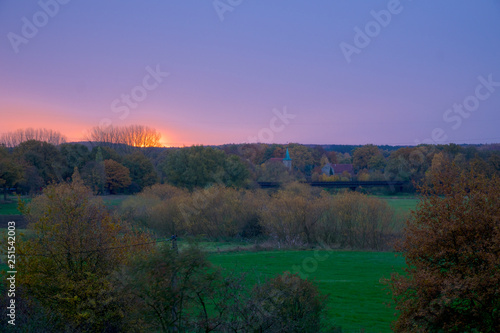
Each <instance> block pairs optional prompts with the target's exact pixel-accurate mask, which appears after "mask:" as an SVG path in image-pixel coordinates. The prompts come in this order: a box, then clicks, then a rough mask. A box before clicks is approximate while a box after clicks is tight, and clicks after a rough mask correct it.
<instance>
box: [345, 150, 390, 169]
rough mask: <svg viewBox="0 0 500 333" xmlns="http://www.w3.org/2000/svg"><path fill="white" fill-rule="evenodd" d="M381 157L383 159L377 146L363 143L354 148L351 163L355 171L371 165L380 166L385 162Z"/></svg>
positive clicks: (368, 167)
mask: <svg viewBox="0 0 500 333" xmlns="http://www.w3.org/2000/svg"><path fill="white" fill-rule="evenodd" d="M381 159H382V160H383V157H382V153H381V152H380V150H379V149H378V147H377V146H374V145H364V146H362V147H359V148H356V150H354V153H353V156H352V164H353V167H354V170H356V171H359V170H361V169H370V168H372V167H376V168H380V167H383V165H384V164H385V163H384V161H381Z"/></svg>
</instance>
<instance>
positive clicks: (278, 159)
mask: <svg viewBox="0 0 500 333" xmlns="http://www.w3.org/2000/svg"><path fill="white" fill-rule="evenodd" d="M268 162H271V163H272V162H278V163H283V164H284V165H285V166H286V167H287V168H288V170H292V159H291V158H290V153H289V152H288V148H287V149H286V155H285V158H281V157H273V158H270V159H269V160H268Z"/></svg>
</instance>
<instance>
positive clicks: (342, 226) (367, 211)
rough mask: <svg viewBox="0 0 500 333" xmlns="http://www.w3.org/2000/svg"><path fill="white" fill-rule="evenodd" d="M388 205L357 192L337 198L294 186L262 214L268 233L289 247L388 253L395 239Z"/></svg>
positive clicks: (276, 195) (347, 193)
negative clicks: (332, 248) (335, 247)
mask: <svg viewBox="0 0 500 333" xmlns="http://www.w3.org/2000/svg"><path fill="white" fill-rule="evenodd" d="M392 218H393V213H392V209H391V208H390V207H389V206H388V205H387V203H386V202H384V201H381V200H379V199H377V198H373V197H368V196H366V195H363V194H360V193H355V192H344V193H341V194H337V195H334V196H331V195H328V194H326V193H325V192H322V193H315V192H314V190H313V189H311V188H310V187H309V186H307V185H302V184H293V185H292V186H290V187H288V188H286V189H284V190H280V191H278V192H277V193H276V194H275V195H274V196H273V197H272V199H271V200H270V201H269V202H268V203H267V204H266V205H265V209H263V210H262V213H261V220H260V223H261V224H262V226H263V227H264V230H265V231H266V233H267V234H268V235H270V236H272V237H273V238H274V239H276V240H277V241H279V242H281V243H283V244H284V245H287V246H297V245H305V244H318V243H320V244H328V245H330V246H339V247H343V248H346V247H347V248H365V249H367V248H369V249H384V248H388V247H389V246H390V244H389V242H390V239H391V237H392V236H393V227H392Z"/></svg>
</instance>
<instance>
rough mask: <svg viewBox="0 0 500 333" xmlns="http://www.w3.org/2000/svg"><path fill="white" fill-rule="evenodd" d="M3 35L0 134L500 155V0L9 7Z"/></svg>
mask: <svg viewBox="0 0 500 333" xmlns="http://www.w3.org/2000/svg"><path fill="white" fill-rule="evenodd" d="M66 2H67V3H66ZM61 3H63V4H61ZM55 4H57V7H56V5H55ZM44 8H45V9H44ZM47 12H48V14H47ZM377 19H378V21H377ZM33 28H34V29H35V30H34V29H33ZM359 31H361V34H360V33H359ZM0 36H1V38H0V77H1V79H0V133H4V132H9V131H11V130H15V129H17V128H24V127H46V128H51V129H56V130H59V131H61V132H62V133H63V134H66V135H67V136H68V138H69V140H81V139H82V138H83V135H84V132H85V131H86V130H87V129H89V128H91V127H93V126H97V125H99V124H101V125H106V124H109V123H110V124H112V125H115V126H123V125H129V124H142V125H148V126H151V127H155V128H157V129H158V130H160V131H161V132H162V133H163V142H164V144H165V145H174V146H182V145H191V144H222V143H240V142H249V141H253V142H255V141H262V142H277V143H286V142H299V143H318V144H320V143H324V144H326V143H331V144H365V143H375V144H393V145H396V144H402V145H412V144H417V143H420V142H430V141H431V140H434V141H435V142H437V143H448V142H456V143H488V142H500V131H499V125H500V1H497V0H485V1H476V0H474V1H473V0H469V1H460V0H444V1H439V2H438V1H432V0H425V1H424V0H418V1H417V0H414V1H410V0H401V1H394V0H391V1H386V0H384V1H347V0H344V1H334V0H322V1H306V0H302V1H296V0H276V1H250V0H243V1H241V0H217V1H213V0H207V1H194V0H182V1H180V0H177V1H172V0H170V1H118V0H110V1H97V0H88V1H77V0H72V1H68V0H64V1H63V0H59V2H56V0H42V1H16V0H3V1H0ZM155 71H157V72H160V73H159V74H158V73H157V74H154V72H155ZM167 72H168V73H169V74H168V75H167V74H166V73H167ZM151 73H153V74H154V75H152V74H151ZM488 81H489V83H488Z"/></svg>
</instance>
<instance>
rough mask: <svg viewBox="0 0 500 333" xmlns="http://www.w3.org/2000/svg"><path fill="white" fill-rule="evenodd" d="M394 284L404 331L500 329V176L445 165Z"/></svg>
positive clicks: (398, 325) (415, 218)
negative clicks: (402, 269)
mask: <svg viewBox="0 0 500 333" xmlns="http://www.w3.org/2000/svg"><path fill="white" fill-rule="evenodd" d="M420 190H421V192H422V194H423V195H424V198H423V199H422V201H421V202H420V203H419V205H418V207H417V210H416V211H415V212H414V213H413V214H412V217H411V218H410V219H409V221H408V224H407V227H406V232H405V235H406V236H405V238H404V239H403V241H402V242H401V244H400V247H399V250H401V251H403V252H404V256H405V258H406V262H407V264H408V268H407V269H406V270H405V273H404V274H394V275H393V276H392V278H391V280H390V281H389V283H390V286H391V289H392V291H393V294H394V300H395V302H396V305H397V309H398V311H399V313H400V315H399V317H398V320H397V321H396V322H395V325H394V328H395V330H396V331H398V332H424V331H425V332H427V331H447V332H472V331H478V332H497V331H499V330H500V312H499V310H498V309H499V306H500V294H499V289H498V286H499V285H500V218H499V217H500V179H499V178H498V177H496V176H494V177H492V178H488V177H486V176H485V175H484V174H481V173H479V172H477V171H475V170H471V171H460V170H458V168H457V167H456V166H454V165H453V166H450V165H449V164H448V165H446V166H445V167H444V168H443V170H441V172H434V173H433V176H432V179H431V184H426V185H423V186H422V187H421V188H420Z"/></svg>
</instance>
